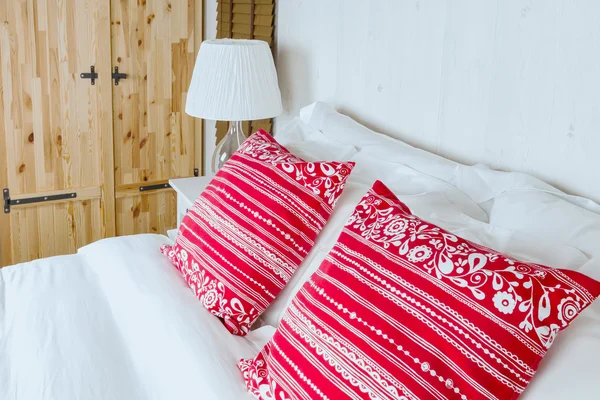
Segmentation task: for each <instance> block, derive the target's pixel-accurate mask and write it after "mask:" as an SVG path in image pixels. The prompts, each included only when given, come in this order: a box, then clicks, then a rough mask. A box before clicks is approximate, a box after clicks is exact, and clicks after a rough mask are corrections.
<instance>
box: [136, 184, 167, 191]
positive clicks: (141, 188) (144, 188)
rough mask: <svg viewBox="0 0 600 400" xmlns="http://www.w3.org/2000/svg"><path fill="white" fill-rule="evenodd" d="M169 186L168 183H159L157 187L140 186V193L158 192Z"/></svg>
mask: <svg viewBox="0 0 600 400" xmlns="http://www.w3.org/2000/svg"><path fill="white" fill-rule="evenodd" d="M170 187H171V185H169V184H168V183H160V184H158V185H148V186H140V192H147V191H150V190H158V189H168V188H170Z"/></svg>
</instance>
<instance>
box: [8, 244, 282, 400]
mask: <svg viewBox="0 0 600 400" xmlns="http://www.w3.org/2000/svg"><path fill="white" fill-rule="evenodd" d="M168 241H169V239H168V238H167V237H166V236H160V235H136V236H129V237H120V238H112V239H106V240H102V241H100V242H96V243H94V244H91V245H89V246H86V247H84V248H82V249H80V251H79V252H78V254H76V255H70V256H61V257H53V258H46V259H40V260H37V261H33V262H30V263H26V264H21V265H15V266H11V267H6V268H3V269H0V297H1V299H0V305H1V307H2V308H0V355H1V356H0V399H2V400H29V399H31V400H50V399H53V400H54V399H56V400H68V399H85V400H111V399H115V400H117V399H118V400H121V399H122V400H136V399H140V400H141V399H144V400H148V399H161V400H163V399H196V400H197V399H202V400H212V399H219V400H222V399H223V400H229V399H231V400H234V399H235V400H243V399H252V398H253V397H252V396H251V395H249V394H248V393H247V392H246V390H245V388H244V385H243V384H242V379H241V375H240V373H239V371H238V370H237V368H236V362H237V361H238V360H239V359H240V358H242V357H254V356H255V355H256V353H257V352H258V350H259V349H260V348H261V347H262V346H263V345H264V344H265V343H266V341H268V340H269V338H270V337H271V336H272V334H273V332H274V328H272V327H269V326H266V327H263V328H261V329H259V330H257V331H255V332H253V333H252V334H251V335H249V336H248V337H245V338H242V337H237V336H233V335H230V334H229V332H227V330H226V329H225V328H224V327H223V325H222V324H221V323H220V322H219V320H218V319H216V318H215V317H213V316H212V315H210V314H209V313H208V312H207V311H206V310H205V309H204V308H202V306H201V304H200V303H199V302H198V301H197V299H196V298H195V296H194V295H193V293H192V292H191V291H190V290H189V288H188V287H187V285H186V284H185V282H184V281H183V279H182V278H181V276H180V275H179V273H178V272H177V271H176V270H175V269H174V268H173V266H172V265H171V264H170V263H169V262H168V261H167V259H166V258H165V257H164V256H163V255H162V254H160V252H159V250H158V249H159V247H160V245H161V244H164V243H167V242H168Z"/></svg>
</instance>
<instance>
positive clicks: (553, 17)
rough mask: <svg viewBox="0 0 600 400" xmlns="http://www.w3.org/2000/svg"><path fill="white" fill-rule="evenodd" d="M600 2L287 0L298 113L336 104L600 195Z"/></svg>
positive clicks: (290, 89)
mask: <svg viewBox="0 0 600 400" xmlns="http://www.w3.org/2000/svg"><path fill="white" fill-rule="evenodd" d="M599 13H600V3H598V2H594V1H589V0H588V1H577V2H574V1H570V0H547V1H546V0H533V1H532V0H514V1H471V0H452V1H450V0H447V1H437V2H434V1H422V0H420V1H419V0H414V1H391V0H387V1H360V0H344V1H342V0H331V1H319V0H303V1H296V2H287V1H286V2H283V1H280V2H277V57H276V59H277V69H278V73H279V82H280V87H281V90H282V100H283V106H284V111H285V114H284V116H282V117H280V118H278V119H277V120H276V127H275V131H277V129H278V127H280V126H282V125H284V124H285V123H286V122H287V121H289V119H290V118H292V117H294V116H296V115H298V111H299V109H300V108H301V107H303V106H305V105H307V104H309V103H311V102H314V101H316V100H325V101H329V102H331V103H332V104H333V105H334V106H336V107H337V108H338V109H339V110H341V111H343V112H345V113H347V114H348V115H350V116H352V117H354V118H355V119H357V120H359V121H360V122H362V123H364V124H365V125H367V126H369V127H371V128H373V129H375V130H377V131H380V132H383V133H386V134H388V135H390V136H394V137H397V138H399V139H402V140H405V141H406V142H408V143H410V144H413V145H415V146H418V147H422V148H425V149H427V150H429V151H432V152H435V153H439V154H441V155H443V156H446V157H449V158H452V159H455V160H457V161H461V162H464V163H469V164H473V163H484V164H488V165H490V166H492V167H494V168H499V169H505V170H512V171H523V172H527V173H530V174H532V175H535V176H537V177H539V178H541V179H543V180H545V181H548V182H549V183H552V184H554V185H556V186H558V187H559V188H561V189H564V190H566V191H568V192H571V193H574V194H578V195H583V196H586V197H589V198H592V199H594V200H596V201H598V202H600V185H599V184H598V183H599V182H600V157H598V155H597V154H598V151H599V150H600V134H599V133H598V132H600V118H599V117H598V116H599V115H600V97H599V96H598V93H599V92H600V63H599V62H598V54H599V53H600V24H598V21H597V16H598V14H599Z"/></svg>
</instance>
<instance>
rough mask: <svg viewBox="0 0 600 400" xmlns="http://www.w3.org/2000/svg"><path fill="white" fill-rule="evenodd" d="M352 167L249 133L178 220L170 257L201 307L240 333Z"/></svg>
mask: <svg viewBox="0 0 600 400" xmlns="http://www.w3.org/2000/svg"><path fill="white" fill-rule="evenodd" d="M353 167H354V163H352V162H345V163H342V162H305V161H303V160H301V159H299V158H297V157H295V156H294V155H293V154H291V153H290V152H289V151H287V150H286V149H285V148H284V147H283V146H281V145H279V144H278V143H277V141H276V140H275V139H274V138H273V137H272V136H271V135H269V134H268V133H267V132H265V131H263V130H260V131H258V132H257V133H255V134H254V135H252V136H250V138H248V139H247V140H246V141H245V142H244V143H243V145H242V146H241V147H240V149H239V150H238V151H237V152H235V153H234V154H233V156H232V157H231V159H230V160H229V161H227V162H226V163H225V165H224V166H223V167H222V168H221V169H220V170H219V172H218V173H217V174H216V176H215V177H214V178H213V180H212V181H211V183H210V184H209V185H208V186H207V188H206V189H205V190H204V192H202V194H201V195H200V197H198V199H197V200H196V202H195V204H194V206H193V207H192V208H191V209H190V210H189V211H188V214H187V215H186V216H185V217H184V218H183V220H182V222H181V227H180V230H179V233H178V235H177V241H176V243H175V245H173V246H163V247H162V248H161V251H162V252H163V253H164V254H165V255H167V256H168V257H169V259H170V260H171V261H172V262H173V264H174V265H175V266H176V267H177V268H178V269H179V271H180V272H181V274H182V275H183V276H184V278H185V280H186V282H187V283H188V285H189V286H190V287H191V288H192V290H193V291H194V292H195V293H196V296H197V297H198V298H199V299H200V301H201V302H202V304H203V305H204V307H206V309H208V310H209V311H210V312H211V313H212V314H214V315H216V316H218V317H220V318H222V319H223V322H224V324H225V326H226V327H227V329H229V331H230V332H231V333H233V334H236V335H245V334H246V333H247V332H248V330H249V328H250V325H252V323H253V322H254V321H255V320H256V318H258V316H259V315H260V314H261V313H262V312H263V311H264V310H265V309H266V308H267V306H268V305H269V304H270V303H271V302H272V301H273V300H274V299H275V297H276V296H277V294H278V293H279V292H280V291H281V289H283V287H284V286H285V284H286V283H287V282H288V281H289V279H290V278H291V276H292V274H293V273H294V271H295V270H296V268H297V267H298V266H299V265H300V263H301V262H302V260H303V259H304V257H306V255H307V254H308V252H309V251H310V249H311V248H312V246H313V244H314V241H315V238H316V237H317V234H318V233H319V232H320V231H321V229H323V226H324V225H325V223H326V222H327V220H328V219H329V216H330V215H331V213H332V211H333V207H334V205H335V203H336V201H337V199H338V197H339V196H340V195H341V193H342V190H343V188H344V185H345V182H346V180H347V178H348V176H349V174H350V172H351V170H352V168H353Z"/></svg>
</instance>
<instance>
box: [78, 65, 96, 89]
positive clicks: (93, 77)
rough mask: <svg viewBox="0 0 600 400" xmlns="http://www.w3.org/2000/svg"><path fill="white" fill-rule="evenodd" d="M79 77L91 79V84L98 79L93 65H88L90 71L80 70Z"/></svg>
mask: <svg viewBox="0 0 600 400" xmlns="http://www.w3.org/2000/svg"><path fill="white" fill-rule="evenodd" d="M79 77H80V78H81V79H91V80H92V81H91V84H92V85H95V84H96V79H98V73H97V72H96V70H95V69H94V66H93V65H90V72H82V73H81V74H79Z"/></svg>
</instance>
